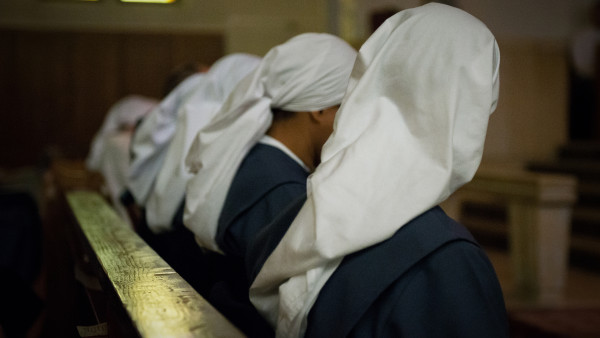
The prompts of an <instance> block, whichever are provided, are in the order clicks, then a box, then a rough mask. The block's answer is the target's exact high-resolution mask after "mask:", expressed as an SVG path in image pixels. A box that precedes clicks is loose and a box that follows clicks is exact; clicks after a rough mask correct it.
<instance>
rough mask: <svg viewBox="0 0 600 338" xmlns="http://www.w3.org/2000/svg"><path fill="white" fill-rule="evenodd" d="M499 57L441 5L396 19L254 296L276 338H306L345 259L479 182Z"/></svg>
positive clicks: (373, 42) (472, 22)
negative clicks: (315, 309)
mask: <svg viewBox="0 0 600 338" xmlns="http://www.w3.org/2000/svg"><path fill="white" fill-rule="evenodd" d="M499 57H500V56H499V51H498V46H497V44H496V41H495V38H494V36H493V35H492V33H491V32H490V31H489V30H488V29H487V27H486V26H485V25H484V24H483V23H481V22H480V21H479V20H477V19H475V18H474V17H472V16H471V15H469V14H467V13H465V12H464V11H462V10H459V9H456V8H453V7H450V6H446V5H441V4H435V3H431V4H427V5H424V6H421V7H418V8H414V9H410V10H405V11H402V12H400V13H398V14H396V15H395V16H393V17H392V18H390V19H388V20H387V21H386V22H385V23H384V24H383V25H382V26H381V27H380V28H379V29H378V30H377V31H376V32H375V33H374V34H373V35H372V36H371V37H370V38H369V39H368V41H367V42H366V43H365V44H364V45H363V46H362V48H361V49H360V51H359V56H358V58H357V61H356V64H355V65H354V69H353V71H352V76H351V79H350V83H349V87H348V91H347V93H346V96H345V98H344V101H343V103H342V106H341V108H340V110H339V111H338V113H337V115H336V120H335V124H334V132H333V134H332V136H331V137H330V138H329V140H328V141H327V143H326V144H325V146H324V147H323V152H322V158H321V159H322V163H321V164H320V165H319V166H318V167H317V168H316V170H315V172H314V173H313V174H312V175H311V176H310V177H309V180H308V193H307V201H306V203H305V204H304V206H303V207H302V208H301V210H300V212H299V214H298V215H297V217H296V218H295V220H294V221H293V223H292V224H291V226H290V228H289V229H288V231H287V232H286V234H285V235H284V237H283V238H282V240H281V242H280V243H279V245H278V246H277V247H276V248H275V250H274V251H273V253H272V254H271V255H270V256H269V258H268V259H267V260H266V262H265V264H264V265H263V267H262V269H261V270H260V272H259V274H258V276H257V277H256V279H255V280H254V281H253V284H252V286H251V289H250V298H251V300H252V302H253V304H254V305H255V306H256V307H257V309H258V310H259V311H260V312H261V313H262V314H263V315H264V316H265V317H266V318H267V319H268V320H269V321H270V322H271V324H273V326H275V327H276V333H277V336H278V337H300V336H302V335H303V334H304V331H305V329H306V324H307V323H306V319H307V316H308V313H309V311H310V308H311V307H312V305H313V304H314V302H315V301H316V299H317V296H318V294H319V291H320V289H321V288H322V287H323V285H324V284H325V283H326V281H327V279H328V278H329V277H330V276H331V274H333V273H334V271H335V269H336V268H337V266H338V264H339V263H340V262H341V260H342V259H343V257H344V256H345V255H347V254H350V253H353V252H357V251H359V250H361V249H363V248H366V247H369V246H372V245H374V244H377V243H380V242H382V241H384V240H386V239H388V238H390V237H391V236H392V235H393V234H394V233H395V232H396V231H397V230H398V229H399V228H400V227H402V226H403V225H404V224H406V223H407V222H409V221H410V220H412V219H413V218H414V217H416V216H418V215H420V214H422V213H423V212H425V211H427V210H428V209H430V208H431V207H433V206H435V205H437V204H438V203H440V202H442V201H443V200H445V199H446V198H447V197H448V196H449V195H450V194H451V193H452V192H454V191H455V190H456V189H458V188H459V187H460V186H461V185H463V184H464V183H466V182H468V181H470V180H471V179H472V177H473V175H474V174H475V171H476V170H477V168H478V166H479V163H480V161H481V155H482V152H483V145H484V140H485V135H486V130H487V124H488V119H489V115H490V114H491V113H492V112H493V111H494V109H495V107H496V102H497V98H498V84H499V79H498V69H499ZM357 273H360V272H357Z"/></svg>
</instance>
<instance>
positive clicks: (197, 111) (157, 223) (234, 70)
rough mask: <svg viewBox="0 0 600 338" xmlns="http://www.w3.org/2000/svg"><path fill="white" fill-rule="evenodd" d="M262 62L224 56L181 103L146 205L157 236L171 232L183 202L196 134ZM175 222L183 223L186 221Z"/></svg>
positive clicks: (241, 55) (248, 56)
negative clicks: (188, 159)
mask: <svg viewBox="0 0 600 338" xmlns="http://www.w3.org/2000/svg"><path fill="white" fill-rule="evenodd" d="M259 62H260V58H259V57H257V56H254V55H250V54H241V53H236V54H230V55H227V56H224V57H222V58H221V59H219V60H218V61H217V62H215V63H214V64H213V65H212V67H211V68H210V70H209V71H208V72H207V73H206V76H205V81H202V82H201V84H200V85H198V86H197V87H196V88H195V89H194V91H193V93H192V94H191V96H189V97H188V98H186V100H185V102H183V103H182V105H181V107H180V108H179V111H178V112H177V123H176V129H175V135H174V137H173V140H172V141H171V143H170V144H169V146H168V150H167V153H166V155H165V160H164V163H163V165H162V168H161V169H160V171H159V173H158V175H157V177H156V181H155V182H154V185H153V187H152V191H151V192H150V195H149V197H148V200H147V203H146V221H147V223H148V227H149V228H150V230H151V231H153V232H154V233H160V232H163V231H168V230H171V229H172V224H173V217H174V216H175V214H176V212H177V209H178V207H179V206H180V205H181V203H182V201H183V198H184V195H185V188H186V184H187V181H188V180H189V179H190V178H191V177H192V175H191V174H190V173H189V172H188V171H187V170H185V155H186V154H187V152H188V150H189V148H190V145H191V144H192V141H193V140H194V137H195V136H196V134H197V132H198V131H199V130H200V129H202V128H203V127H204V126H205V125H206V124H207V123H209V121H210V120H211V119H212V118H214V117H215V115H216V114H217V112H218V111H219V109H220V108H221V105H222V104H223V102H225V100H226V99H227V97H228V96H229V94H230V93H231V91H233V89H234V88H235V86H236V85H237V84H238V82H240V81H241V80H242V79H243V78H244V77H245V76H246V75H248V74H249V73H250V72H251V71H252V70H254V69H255V68H256V67H257V66H258V64H259ZM175 222H178V223H181V224H182V222H183V219H181V220H175Z"/></svg>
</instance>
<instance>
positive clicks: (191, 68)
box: [163, 62, 202, 97]
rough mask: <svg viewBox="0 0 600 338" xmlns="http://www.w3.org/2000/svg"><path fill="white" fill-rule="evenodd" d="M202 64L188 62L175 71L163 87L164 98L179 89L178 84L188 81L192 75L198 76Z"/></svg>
mask: <svg viewBox="0 0 600 338" xmlns="http://www.w3.org/2000/svg"><path fill="white" fill-rule="evenodd" d="M201 66H202V64H201V63H199V62H188V63H185V64H182V65H180V66H178V67H177V68H175V69H173V71H171V73H169V75H167V79H166V81H165V84H164V87H163V97H166V96H167V95H169V93H170V92H171V91H172V90H173V89H175V87H177V85H178V84H180V83H181V82H183V80H185V79H187V78H188V77H189V76H190V75H193V74H196V73H198V72H199V71H200V68H201Z"/></svg>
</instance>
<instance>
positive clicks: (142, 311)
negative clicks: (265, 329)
mask: <svg viewBox="0 0 600 338" xmlns="http://www.w3.org/2000/svg"><path fill="white" fill-rule="evenodd" d="M67 201H68V203H69V205H70V208H71V210H72V212H73V214H74V216H75V218H76V219H77V221H78V223H79V225H80V227H81V230H82V232H83V234H84V235H85V237H86V238H87V240H88V241H89V244H90V246H91V248H92V249H93V251H94V252H95V254H96V256H97V259H98V261H99V263H100V265H101V266H102V268H103V269H104V272H105V273H106V275H107V277H108V279H109V280H110V283H111V284H112V286H113V287H114V290H115V291H116V293H117V295H118V297H119V299H120V300H121V302H122V304H123V307H124V308H125V310H126V311H127V313H128V315H129V316H130V318H131V321H132V322H133V325H134V326H135V328H136V329H137V330H138V332H139V334H140V335H141V336H142V337H242V336H243V334H242V333H241V332H240V331H239V330H238V329H237V328H235V327H234V326H233V325H232V324H231V323H230V322H229V321H228V320H227V319H226V318H225V317H223V316H222V315H221V314H220V313H219V312H218V311H217V310H216V309H215V308H213V307H212V306H211V305H210V304H209V303H208V302H207V301H206V300H205V299H204V298H202V297H201V296H200V295H199V294H198V293H197V292H196V291H195V290H194V289H193V288H192V287H191V286H190V285H189V284H188V283H187V282H186V281H185V280H183V279H182V278H181V277H180V276H179V275H178V274H177V273H176V272H175V271H174V270H173V269H172V268H171V267H170V266H169V265H168V264H167V263H166V262H165V261H164V260H163V259H162V258H160V256H158V255H157V254H156V252H154V250H152V249H151V248H150V247H149V246H148V245H147V244H146V243H145V242H144V241H143V240H142V239H141V238H140V237H139V236H138V235H137V234H136V233H135V232H133V231H132V230H130V229H129V228H128V227H127V225H126V224H125V223H124V222H123V221H122V220H121V219H120V218H119V217H118V216H117V214H116V213H115V212H114V211H113V210H112V208H111V207H110V206H109V205H108V204H107V203H106V201H105V200H104V199H103V198H102V197H101V196H100V195H98V194H97V193H94V192H90V191H72V192H69V193H67Z"/></svg>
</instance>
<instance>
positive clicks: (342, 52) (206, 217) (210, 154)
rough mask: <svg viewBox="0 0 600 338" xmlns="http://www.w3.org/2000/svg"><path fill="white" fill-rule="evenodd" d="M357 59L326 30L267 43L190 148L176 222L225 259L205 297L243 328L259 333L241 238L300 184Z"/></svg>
mask: <svg viewBox="0 0 600 338" xmlns="http://www.w3.org/2000/svg"><path fill="white" fill-rule="evenodd" d="M355 58H356V51H355V50H354V49H353V48H352V47H351V46H350V45H348V44H347V43H346V42H344V41H343V40H341V39H340V38H338V37H335V36H333V35H329V34H317V33H306V34H301V35H298V36H296V37H294V38H292V39H290V40H288V41H287V42H285V43H283V44H281V45H278V46H276V47H274V48H272V49H271V50H270V51H269V52H268V53H267V54H266V55H265V57H264V58H263V60H262V61H261V63H260V65H259V66H258V67H257V69H256V70H255V71H254V72H253V73H251V75H249V76H248V77H247V78H245V79H244V80H242V82H240V84H239V85H238V86H237V87H236V88H235V90H234V91H233V92H232V94H231V96H230V97H229V99H228V100H227V102H226V103H225V104H224V105H223V107H222V108H221V111H220V112H219V113H218V114H217V115H216V117H215V119H214V120H212V121H211V122H210V123H209V125H207V126H206V127H205V128H203V129H201V130H200V131H199V133H198V135H197V137H196V139H195V141H194V143H193V145H192V147H191V149H190V152H189V154H188V157H187V165H188V166H189V168H190V170H191V172H192V173H194V177H193V178H192V179H191V180H190V183H189V185H188V190H187V193H186V202H185V214H184V223H185V225H186V226H187V227H188V228H189V229H190V230H191V231H192V232H194V234H195V235H196V240H197V242H198V243H199V245H200V246H202V247H203V248H205V249H208V250H212V251H215V252H220V253H223V254H224V255H225V256H226V257H227V258H228V259H229V261H230V262H231V263H230V264H229V265H228V266H226V267H225V268H226V269H227V270H228V271H225V272H223V281H222V282H219V283H217V284H216V285H215V287H214V288H213V290H212V291H211V295H209V297H208V298H209V301H211V302H212V303H213V305H215V306H216V307H217V308H218V309H219V310H220V311H222V312H223V313H224V314H225V315H226V316H227V317H228V318H229V319H231V320H232V321H233V322H234V323H235V324H236V325H238V326H239V327H240V328H241V329H242V330H244V331H245V332H246V334H248V335H251V336H264V335H265V334H267V333H265V332H261V331H260V330H257V329H256V325H257V322H258V320H256V319H253V318H254V317H252V311H255V310H253V308H252V306H251V305H250V303H249V299H248V287H249V284H248V282H247V281H246V278H245V276H246V274H245V271H244V269H243V257H244V256H245V254H246V251H247V249H248V245H247V243H249V242H251V241H252V238H253V237H254V235H255V234H256V233H257V232H258V231H259V230H260V229H261V227H262V226H264V225H266V224H268V223H270V222H271V221H272V220H273V219H274V218H275V216H276V215H278V214H279V213H280V212H281V211H282V210H283V209H284V208H285V207H286V206H287V205H288V204H289V203H291V202H293V201H295V200H296V199H297V198H298V197H300V196H303V195H304V193H305V192H306V179H307V177H308V175H309V173H310V172H311V171H312V170H314V168H315V166H316V165H317V164H318V162H319V159H320V151H321V148H322V146H323V144H324V143H325V141H326V140H327V138H328V137H329V135H330V134H331V132H332V130H333V120H334V117H335V113H336V111H337V109H338V107H339V104H340V103H341V100H342V97H343V96H344V92H345V89H346V87H347V85H348V79H349V77H350V71H351V70H352V65H353V63H354V60H355ZM244 306H248V307H249V308H248V309H247V310H248V311H242V310H240V309H243V308H244ZM258 318H259V319H260V317H258Z"/></svg>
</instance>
